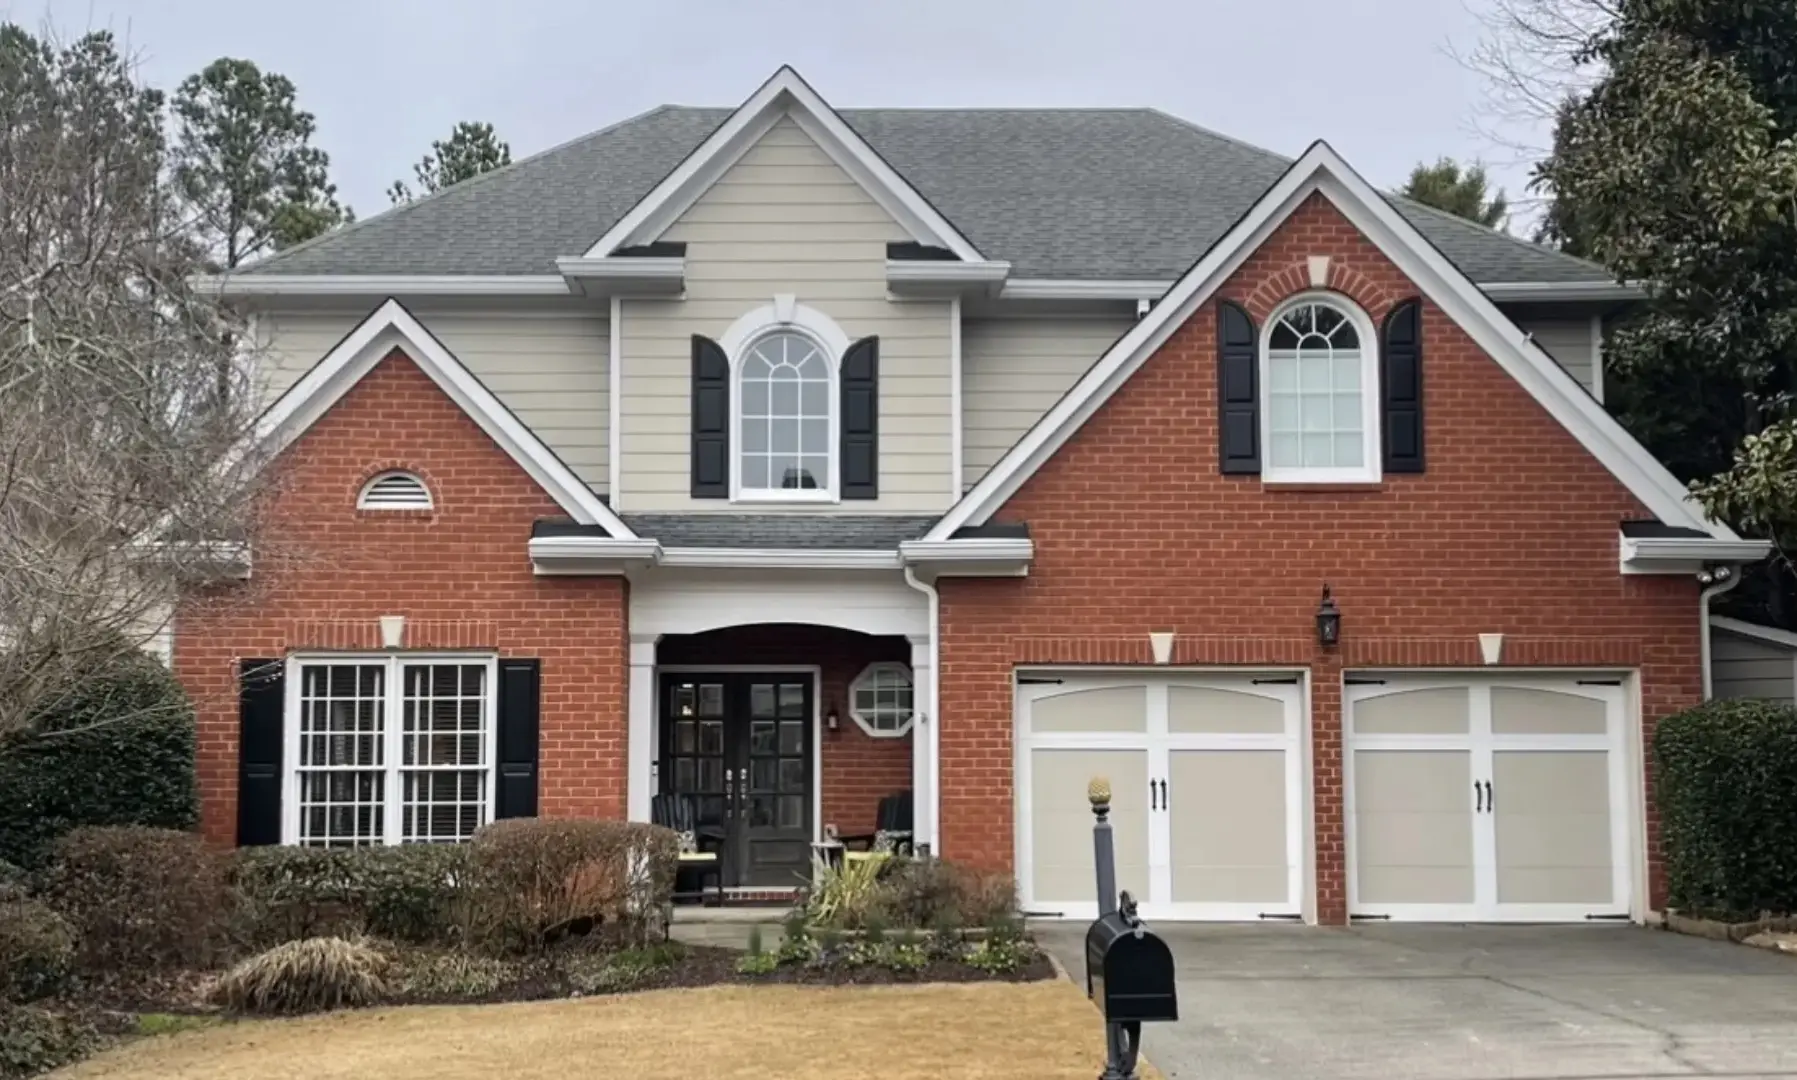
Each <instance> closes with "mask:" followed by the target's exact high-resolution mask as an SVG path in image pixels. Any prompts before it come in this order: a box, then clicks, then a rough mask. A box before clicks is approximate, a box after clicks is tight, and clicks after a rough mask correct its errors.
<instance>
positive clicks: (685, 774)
mask: <svg viewBox="0 0 1797 1080" xmlns="http://www.w3.org/2000/svg"><path fill="white" fill-rule="evenodd" d="M693 779H694V778H693V759H692V758H680V759H678V760H676V761H675V762H674V792H675V794H686V793H688V792H692V791H695V790H697V789H696V787H695V786H694V783H693Z"/></svg>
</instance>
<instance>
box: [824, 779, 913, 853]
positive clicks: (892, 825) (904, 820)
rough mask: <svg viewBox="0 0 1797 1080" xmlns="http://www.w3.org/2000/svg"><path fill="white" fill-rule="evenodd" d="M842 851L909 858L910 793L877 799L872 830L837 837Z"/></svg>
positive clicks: (895, 793)
mask: <svg viewBox="0 0 1797 1080" xmlns="http://www.w3.org/2000/svg"><path fill="white" fill-rule="evenodd" d="M839 839H840V840H841V841H842V843H843V846H844V847H845V848H850V849H854V850H859V851H867V852H875V853H881V854H888V855H909V854H911V853H912V850H913V847H914V845H913V842H912V838H911V792H910V791H909V790H905V791H895V792H893V793H892V794H891V795H888V796H886V797H885V798H883V799H881V800H880V808H879V809H878V810H877V811H875V813H874V831H873V832H871V833H860V834H857V835H854V836H844V837H839Z"/></svg>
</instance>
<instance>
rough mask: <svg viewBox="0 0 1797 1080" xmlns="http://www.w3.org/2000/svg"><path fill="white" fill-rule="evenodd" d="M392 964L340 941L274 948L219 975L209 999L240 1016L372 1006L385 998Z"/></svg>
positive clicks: (361, 946) (372, 951) (357, 945)
mask: <svg viewBox="0 0 1797 1080" xmlns="http://www.w3.org/2000/svg"><path fill="white" fill-rule="evenodd" d="M391 966H392V961H390V960H389V959H388V958H387V955H386V954H385V953H383V952H381V951H380V950H379V949H377V948H375V947H374V946H372V945H370V944H368V943H366V942H361V941H347V940H345V939H343V938H335V937H325V938H310V939H308V940H306V941H289V942H286V943H285V944H281V945H276V946H275V947H274V948H272V949H269V950H268V951H267V952H263V953H258V954H257V955H255V956H252V957H250V958H249V959H248V960H244V961H242V962H240V963H238V964H237V965H236V966H234V967H232V968H231V970H229V971H227V972H225V973H224V974H223V975H220V976H219V977H218V980H217V981H216V982H214V983H213V984H212V989H211V991H210V992H209V994H208V995H207V996H208V997H209V998H210V999H211V1000H212V1002H213V1004H215V1005H220V1006H222V1007H224V1008H226V1009H229V1010H231V1011H232V1012H239V1013H277V1014H279V1013H289V1014H290V1013H305V1012H322V1011H324V1010H326V1009H342V1008H355V1007H359V1006H363V1005H373V1004H374V1003H375V1002H377V1001H379V1000H380V999H381V998H383V997H385V996H386V994H387V990H388V986H387V973H388V971H389V969H390V968H391Z"/></svg>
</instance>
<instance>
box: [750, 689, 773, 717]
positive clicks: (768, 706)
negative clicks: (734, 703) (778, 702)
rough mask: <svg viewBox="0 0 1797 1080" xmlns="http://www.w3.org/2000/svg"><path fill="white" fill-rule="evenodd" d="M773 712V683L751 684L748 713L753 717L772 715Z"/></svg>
mask: <svg viewBox="0 0 1797 1080" xmlns="http://www.w3.org/2000/svg"><path fill="white" fill-rule="evenodd" d="M774 713H775V709H774V687H773V684H772V683H754V684H752V685H751V686H750V687H749V715H750V716H755V717H772V716H773V715H774Z"/></svg>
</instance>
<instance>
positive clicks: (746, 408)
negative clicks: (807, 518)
mask: <svg viewBox="0 0 1797 1080" xmlns="http://www.w3.org/2000/svg"><path fill="white" fill-rule="evenodd" d="M741 370H742V386H741V390H740V393H741V396H742V420H741V430H740V431H739V432H738V435H739V440H738V443H737V445H738V446H739V447H741V450H740V451H739V454H740V464H739V474H738V475H739V477H740V483H741V486H742V489H743V490H744V491H813V490H823V489H827V488H828V487H829V486H830V366H829V361H828V360H827V359H825V357H824V355H823V353H821V352H820V351H818V348H817V346H816V345H813V344H812V343H811V341H810V339H808V338H805V337H802V336H800V335H798V334H771V335H769V336H768V337H765V338H762V339H761V340H760V341H758V342H756V343H755V344H754V345H752V346H750V348H749V350H748V352H747V354H745V356H744V357H743V362H742V365H741Z"/></svg>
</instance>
